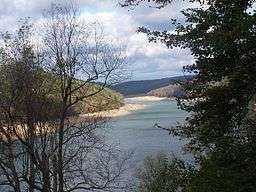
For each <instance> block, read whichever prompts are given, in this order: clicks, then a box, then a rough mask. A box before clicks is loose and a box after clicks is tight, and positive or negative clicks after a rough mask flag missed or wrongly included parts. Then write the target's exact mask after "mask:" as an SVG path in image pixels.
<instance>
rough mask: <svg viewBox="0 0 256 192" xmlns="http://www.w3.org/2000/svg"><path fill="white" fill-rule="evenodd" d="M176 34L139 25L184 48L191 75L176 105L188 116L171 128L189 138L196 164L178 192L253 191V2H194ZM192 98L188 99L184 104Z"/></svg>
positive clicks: (255, 82)
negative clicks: (195, 5) (190, 57)
mask: <svg viewBox="0 0 256 192" xmlns="http://www.w3.org/2000/svg"><path fill="white" fill-rule="evenodd" d="M193 2H199V3H201V6H200V7H198V8H190V9H187V10H185V11H183V14H184V16H185V17H186V23H185V24H181V23H177V22H176V20H173V24H175V25H176V33H169V32H168V31H164V32H159V31H150V30H148V29H146V28H143V27H142V28H140V29H139V30H140V31H141V32H145V33H147V34H148V36H149V40H150V41H153V42H155V41H159V40H160V41H161V42H163V43H165V44H166V45H167V47H169V48H173V47H181V48H189V49H190V50H191V52H192V55H193V56H194V58H195V63H194V64H192V65H188V66H186V67H184V70H185V71H188V72H191V73H194V74H196V77H195V79H193V80H192V81H190V82H186V83H184V84H183V87H184V89H185V91H186V93H188V94H187V95H186V96H185V97H184V98H183V99H185V100H186V102H183V101H184V100H180V101H179V106H180V107H181V108H182V109H184V110H186V111H188V112H190V113H191V116H190V117H189V118H188V119H187V121H186V123H185V124H184V125H183V126H180V127H178V129H175V130H171V132H172V133H173V134H175V135H178V136H181V137H184V138H187V139H188V140H189V144H188V146H189V147H188V149H189V150H190V151H191V152H193V154H195V158H196V160H197V161H196V162H197V164H196V165H195V167H194V170H193V171H192V172H191V173H192V174H191V175H190V179H191V180H190V182H189V183H188V184H187V185H186V187H184V188H183V191H190V192H192V191H193V192H195V191H200V192H201V191H207V192H208V191H239V192H240V191H255V188H256V186H255V180H256V175H255V164H256V154H255V147H256V143H255V140H256V134H255V130H256V124H255V108H254V106H255V96H256V75H255V74H256V54H255V53H256V11H255V7H254V8H253V7H252V4H253V3H255V1H254V0H245V1H242V0H210V1H199V0H198V1H197V0H194V1H193ZM187 101H191V102H187Z"/></svg>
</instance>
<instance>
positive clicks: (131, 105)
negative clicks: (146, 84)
mask: <svg viewBox="0 0 256 192" xmlns="http://www.w3.org/2000/svg"><path fill="white" fill-rule="evenodd" d="M165 99H166V98H164V97H155V96H139V97H129V98H125V105H124V106H122V107H120V108H119V109H114V110H109V111H101V112H96V113H88V114H81V115H80V117H119V116H125V115H128V114H130V113H132V112H133V111H137V110H140V109H144V107H145V105H144V104H141V103H140V102H142V101H160V100H165Z"/></svg>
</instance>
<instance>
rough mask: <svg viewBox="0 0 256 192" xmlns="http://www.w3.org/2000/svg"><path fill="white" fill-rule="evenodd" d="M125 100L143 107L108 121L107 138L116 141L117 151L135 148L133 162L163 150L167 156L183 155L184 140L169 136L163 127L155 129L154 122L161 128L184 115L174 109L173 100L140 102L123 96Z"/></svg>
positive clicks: (181, 118) (112, 141)
mask: <svg viewBox="0 0 256 192" xmlns="http://www.w3.org/2000/svg"><path fill="white" fill-rule="evenodd" d="M126 101H127V102H128V103H138V104H144V105H145V108H144V109H141V110H137V111H134V112H132V113H131V114H129V115H126V116H122V117H117V118H114V119H112V121H111V122H110V128H109V129H108V131H107V134H106V135H107V140H108V141H109V142H111V143H114V144H119V147H120V149H121V150H135V151H134V157H133V160H134V163H135V164H136V165H139V164H140V163H142V162H143V159H144V158H145V157H146V156H152V155H156V154H157V153H159V152H165V153H167V154H169V155H173V154H174V155H176V156H179V157H181V156H183V151H182V146H183V144H184V141H181V140H179V138H177V137H174V136H171V135H169V133H168V132H167V131H165V130H162V129H159V128H155V127H154V124H155V123H157V124H158V125H161V126H164V127H171V126H175V125H177V122H183V121H184V119H185V117H186V116H187V114H186V113H185V112H184V111H181V110H179V109H177V103H176V101H172V100H161V101H141V100H138V99H137V100H135V99H127V100H126Z"/></svg>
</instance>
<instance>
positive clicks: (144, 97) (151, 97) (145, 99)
mask: <svg viewBox="0 0 256 192" xmlns="http://www.w3.org/2000/svg"><path fill="white" fill-rule="evenodd" d="M165 99H167V98H166V97H155V96H139V97H129V98H126V100H127V101H161V100H165Z"/></svg>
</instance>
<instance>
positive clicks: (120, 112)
mask: <svg viewBox="0 0 256 192" xmlns="http://www.w3.org/2000/svg"><path fill="white" fill-rule="evenodd" d="M143 108H144V105H143V104H130V103H126V104H125V105H124V106H122V107H120V108H119V109H113V110H109V111H101V112H96V113H88V114H82V115H80V117H99V116H100V117H119V116H124V115H128V114H130V113H131V112H133V111H136V110H139V109H143Z"/></svg>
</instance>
